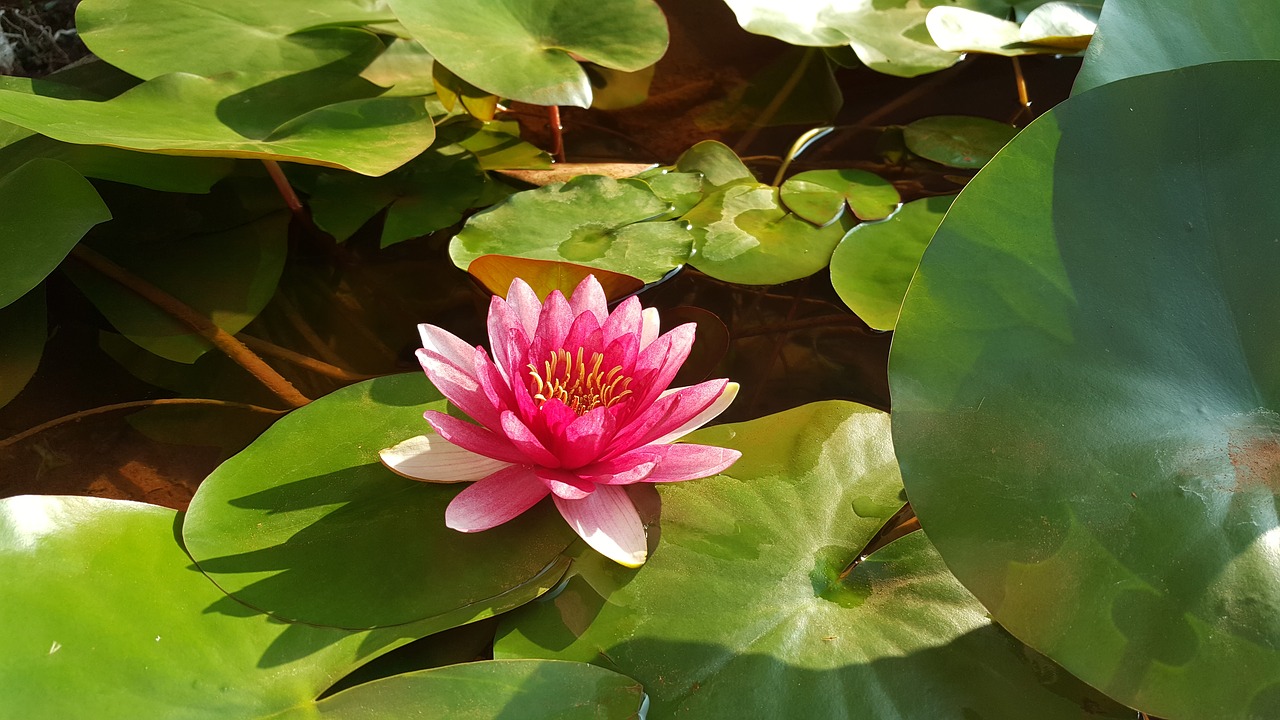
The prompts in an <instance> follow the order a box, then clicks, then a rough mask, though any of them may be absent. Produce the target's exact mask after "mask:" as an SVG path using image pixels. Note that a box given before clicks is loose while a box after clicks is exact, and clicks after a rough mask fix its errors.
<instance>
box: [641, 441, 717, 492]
mask: <svg viewBox="0 0 1280 720" xmlns="http://www.w3.org/2000/svg"><path fill="white" fill-rule="evenodd" d="M643 451H647V452H659V453H661V458H660V459H659V460H658V466H657V468H656V469H655V470H654V471H653V472H652V473H650V474H649V476H648V477H647V478H645V482H655V483H658V482H682V481H684V480H697V479H699V478H705V477H711V476H712V475H715V474H717V473H720V472H723V471H724V470H726V469H728V468H729V466H730V465H733V464H734V463H735V462H737V461H738V458H740V457H742V453H740V452H738V451H737V450H731V449H729V448H722V447H715V446H714V445H691V444H686V443H677V444H675V445H661V446H654V445H650V446H648V447H645V448H643ZM625 457H626V456H625V455H623V456H621V457H619V458H617V461H618V462H621V461H622V460H623V459H624V458H625Z"/></svg>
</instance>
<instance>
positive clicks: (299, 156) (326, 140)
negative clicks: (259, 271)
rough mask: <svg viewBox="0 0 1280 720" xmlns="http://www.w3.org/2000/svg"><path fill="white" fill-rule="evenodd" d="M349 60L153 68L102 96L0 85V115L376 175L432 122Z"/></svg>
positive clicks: (426, 136)
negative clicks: (260, 70)
mask: <svg viewBox="0 0 1280 720" xmlns="http://www.w3.org/2000/svg"><path fill="white" fill-rule="evenodd" d="M349 62H355V61H349ZM355 64H356V66H355V67H350V68H347V69H348V70H351V72H350V73H346V72H343V71H341V69H332V68H330V69H325V70H317V71H311V72H308V73H302V74H298V75H291V76H286V77H278V78H275V79H271V78H267V77H263V76H253V75H245V74H241V73H225V74H223V75H219V76H218V77H216V78H203V77H197V76H195V75H187V74H182V73H178V74H172V75H163V76H161V77H158V78H156V79H154V80H151V81H149V82H146V83H143V84H141V85H139V86H137V87H135V88H133V89H131V90H127V91H125V92H124V93H123V94H121V95H119V96H117V97H115V98H112V99H110V100H105V101H102V102H91V101H87V100H61V99H59V98H56V97H48V96H45V95H37V94H32V93H30V92H24V91H22V90H14V89H10V88H5V87H0V119H2V120H6V121H8V122H12V123H15V124H17V125H21V126H23V127H26V128H30V129H31V130H34V131H36V132H39V133H42V134H44V135H48V136H49V137H51V138H54V139H55V140H61V141H63V142H68V143H77V144H85V145H112V146H115V147H122V148H127V149H131V150H144V151H150V152H160V153H166V154H175V155H202V156H214V157H246V158H257V159H274V160H291V161H294V162H302V163H312V164H317V165H327V166H330V167H338V168H343V169H347V170H352V171H354V172H358V173H362V174H365V175H382V174H384V173H387V172H389V171H391V170H394V169H395V168H397V167H399V166H400V165H401V164H403V163H404V162H406V161H408V160H409V159H411V158H413V157H414V156H416V155H418V154H419V153H421V152H422V151H423V150H425V149H426V148H427V147H428V146H429V145H430V144H431V142H432V140H433V139H434V138H435V126H434V125H433V123H432V120H431V117H430V115H429V114H428V113H427V110H426V106H425V103H424V100H423V99H422V98H401V97H387V98H378V97H369V96H370V95H374V94H376V93H377V92H379V89H378V88H377V87H376V86H374V85H373V84H371V83H368V82H367V81H364V80H361V79H359V78H358V76H357V75H355V73H356V72H359V67H358V65H359V63H358V62H355Z"/></svg>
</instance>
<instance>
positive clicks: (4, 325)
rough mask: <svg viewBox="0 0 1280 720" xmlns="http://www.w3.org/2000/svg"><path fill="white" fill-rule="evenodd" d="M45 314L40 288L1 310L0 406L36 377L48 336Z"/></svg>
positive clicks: (42, 292)
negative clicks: (32, 377)
mask: <svg viewBox="0 0 1280 720" xmlns="http://www.w3.org/2000/svg"><path fill="white" fill-rule="evenodd" d="M46 314H47V313H46V311H45V299H44V287H43V286H40V287H37V288H35V289H33V290H32V291H31V292H28V293H27V294H26V295H24V296H22V297H21V298H19V299H18V300H16V301H14V302H11V303H9V305H7V306H6V307H3V308H0V407H4V406H5V405H8V404H9V401H10V400H12V399H14V398H15V397H17V396H18V393H20V392H22V388H24V387H26V386H27V382H28V381H30V380H31V376H32V375H35V374H36V368H37V367H39V365H40V356H41V355H42V354H43V353H44V341H45V338H46V337H47V336H48V334H49V328H48V321H47V320H46V318H45V316H46Z"/></svg>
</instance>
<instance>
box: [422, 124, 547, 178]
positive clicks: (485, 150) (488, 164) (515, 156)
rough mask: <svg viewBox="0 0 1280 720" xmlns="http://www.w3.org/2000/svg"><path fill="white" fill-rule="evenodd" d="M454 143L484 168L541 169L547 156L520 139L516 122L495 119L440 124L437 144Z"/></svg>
mask: <svg viewBox="0 0 1280 720" xmlns="http://www.w3.org/2000/svg"><path fill="white" fill-rule="evenodd" d="M446 143H454V144H457V145H459V146H461V147H462V148H464V149H466V150H468V151H470V152H471V154H473V155H475V156H476V159H477V160H479V161H480V167H482V168H484V169H485V170H545V169H547V168H550V167H551V155H549V154H547V152H546V151H545V150H542V149H541V148H539V147H537V146H536V145H533V144H532V143H528V142H525V141H524V140H521V139H520V124H519V123H517V122H515V121H501V120H495V121H493V122H486V123H480V122H476V121H474V120H471V121H466V120H463V121H454V122H450V123H448V124H445V125H442V126H441V127H440V130H439V138H438V140H437V144H446Z"/></svg>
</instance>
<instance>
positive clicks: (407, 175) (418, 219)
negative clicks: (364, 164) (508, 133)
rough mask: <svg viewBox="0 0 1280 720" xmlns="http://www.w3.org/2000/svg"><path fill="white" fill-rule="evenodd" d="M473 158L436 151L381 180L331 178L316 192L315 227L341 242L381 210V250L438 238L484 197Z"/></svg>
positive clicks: (449, 149)
mask: <svg viewBox="0 0 1280 720" xmlns="http://www.w3.org/2000/svg"><path fill="white" fill-rule="evenodd" d="M484 185H485V176H484V171H483V170H482V169H481V168H480V163H479V161H478V160H477V159H476V157H475V156H474V155H472V154H471V153H470V152H467V151H466V150H464V149H462V148H461V147H460V146H458V145H447V146H444V147H439V148H432V149H430V150H427V151H426V152H425V153H423V154H421V155H419V156H418V157H416V158H414V159H413V160H411V161H409V162H408V163H406V164H405V165H403V166H401V167H400V168H397V169H396V170H392V171H391V172H389V173H387V174H386V175H383V176H382V177H376V178H370V177H363V176H360V175H353V174H351V173H343V172H326V173H323V174H321V175H320V176H319V177H318V178H317V179H316V181H315V183H314V184H313V186H312V188H311V196H310V198H309V205H310V207H311V212H312V217H313V218H314V219H315V222H316V225H318V226H320V227H321V228H322V229H324V230H325V231H326V232H328V233H329V234H331V235H333V236H334V238H336V239H337V240H338V241H339V242H341V241H344V240H346V239H347V238H349V237H351V235H352V234H354V233H355V231H356V230H359V229H360V227H361V226H362V225H364V224H365V223H366V222H368V221H369V219H371V218H372V217H373V216H375V215H377V214H378V213H379V212H381V211H382V210H384V209H385V210H386V211H387V216H386V220H385V221H384V223H383V226H382V240H381V246H382V247H387V246H389V245H394V244H396V243H398V242H401V241H403V240H408V239H409V238H413V237H418V236H419V235H426V234H428V233H432V232H435V231H436V230H439V229H441V228H446V227H449V226H450V225H452V224H454V223H456V222H458V221H459V220H461V219H462V216H463V214H464V213H465V212H466V211H467V209H468V208H470V207H473V206H474V205H475V204H476V203H477V201H478V200H479V198H480V193H481V192H483V191H484Z"/></svg>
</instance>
